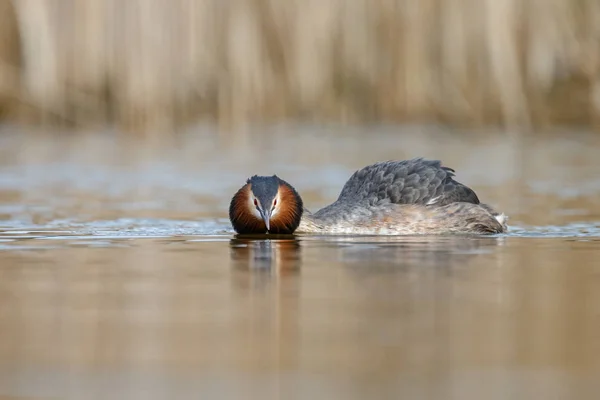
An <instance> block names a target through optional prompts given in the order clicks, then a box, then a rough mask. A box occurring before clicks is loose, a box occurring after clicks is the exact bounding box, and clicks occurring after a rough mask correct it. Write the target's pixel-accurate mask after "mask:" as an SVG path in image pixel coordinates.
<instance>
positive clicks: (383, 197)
mask: <svg viewBox="0 0 600 400" xmlns="http://www.w3.org/2000/svg"><path fill="white" fill-rule="evenodd" d="M453 177H454V170H453V169H451V168H448V167H443V166H442V165H441V162H440V161H438V160H425V159H423V158H415V159H411V160H405V161H384V162H379V163H376V164H372V165H369V166H367V167H364V168H363V169H360V170H358V171H356V172H355V173H354V174H353V175H352V176H351V177H350V179H349V180H348V181H347V182H346V184H345V185H344V187H343V188H342V192H341V193H340V195H339V197H338V199H337V200H336V201H335V202H333V203H332V204H330V205H328V206H326V207H324V208H322V209H320V210H319V211H317V212H315V213H311V212H310V211H308V210H306V209H305V208H304V205H303V202H302V198H301V197H300V195H299V194H298V193H297V192H296V189H294V188H293V187H292V185H290V184H289V183H287V182H286V181H284V180H283V179H280V178H279V177H277V176H276V175H273V176H256V175H255V176H253V177H251V178H250V179H248V180H247V181H246V184H245V185H244V186H242V188H241V189H240V190H238V191H237V193H236V194H235V195H234V196H233V198H232V199H231V204H230V206H229V219H230V221H231V224H232V225H233V228H234V229H235V231H236V232H237V233H239V234H259V233H279V234H289V233H294V232H296V233H320V234H356V235H419V234H425V235H432V234H449V233H467V234H468V233H472V234H494V233H502V232H506V230H507V226H506V220H507V218H506V216H505V215H504V214H500V213H498V212H496V211H494V210H493V209H492V208H491V207H490V206H488V205H485V204H481V203H480V202H479V198H478V197H477V195H476V194H475V192H474V191H473V190H472V189H470V188H468V187H467V186H465V185H463V184H462V183H459V182H457V181H455V180H454V179H453Z"/></svg>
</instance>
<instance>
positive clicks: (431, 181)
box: [337, 158, 479, 206]
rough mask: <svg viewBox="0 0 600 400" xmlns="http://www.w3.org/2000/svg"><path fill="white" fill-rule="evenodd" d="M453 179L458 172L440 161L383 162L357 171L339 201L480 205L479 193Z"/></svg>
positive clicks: (346, 185)
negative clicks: (444, 165) (464, 203)
mask: <svg viewBox="0 0 600 400" xmlns="http://www.w3.org/2000/svg"><path fill="white" fill-rule="evenodd" d="M453 177H454V170H453V169H451V168H448V167H443V166H442V164H441V162H440V161H439V160H425V159H423V158H414V159H411V160H405V161H384V162H379V163H376V164H372V165H369V166H367V167H364V168H362V169H360V170H358V171H356V172H355V173H354V174H353V175H352V176H351V177H350V179H349V180H348V181H347V182H346V184H345V185H344V187H343V188H342V191H341V193H340V195H339V197H338V200H337V201H338V202H351V203H368V204H369V205H376V204H383V203H395V204H426V205H429V204H435V205H438V206H443V205H446V204H450V203H454V202H466V203H473V204H479V199H478V198H477V195H476V194H475V192H474V191H473V190H471V189H470V188H468V187H467V186H465V185H463V184H461V183H459V182H457V181H455V180H454V179H453Z"/></svg>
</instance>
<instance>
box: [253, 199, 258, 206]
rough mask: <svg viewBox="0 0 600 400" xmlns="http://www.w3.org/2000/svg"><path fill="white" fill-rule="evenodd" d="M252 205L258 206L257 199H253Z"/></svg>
mask: <svg viewBox="0 0 600 400" xmlns="http://www.w3.org/2000/svg"><path fill="white" fill-rule="evenodd" d="M254 205H255V206H256V207H258V200H256V199H254Z"/></svg>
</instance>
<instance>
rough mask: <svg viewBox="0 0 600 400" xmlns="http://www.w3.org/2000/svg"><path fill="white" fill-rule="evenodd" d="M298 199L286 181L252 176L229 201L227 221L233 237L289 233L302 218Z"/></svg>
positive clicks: (300, 201) (274, 177)
mask: <svg viewBox="0 0 600 400" xmlns="http://www.w3.org/2000/svg"><path fill="white" fill-rule="evenodd" d="M302 210H303V206H302V199H301V198H300V196H299V195H298V193H297V192H296V190H295V189H294V188H293V187H292V186H291V185H290V184H289V183H287V182H286V181H284V180H282V179H279V178H278V177H277V176H276V175H273V176H257V175H255V176H253V177H252V178H250V179H248V180H247V181H246V184H245V185H244V186H242V188H241V189H240V190H238V191H237V193H236V194H235V195H234V196H233V198H232V199H231V204H230V205H229V220H230V221H231V224H232V225H233V229H235V231H236V232H237V233H241V234H252V233H267V232H268V233H293V232H294V231H295V230H296V228H297V227H298V225H299V224H300V218H301V217H302Z"/></svg>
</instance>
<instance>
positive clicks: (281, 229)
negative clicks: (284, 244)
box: [270, 182, 303, 233]
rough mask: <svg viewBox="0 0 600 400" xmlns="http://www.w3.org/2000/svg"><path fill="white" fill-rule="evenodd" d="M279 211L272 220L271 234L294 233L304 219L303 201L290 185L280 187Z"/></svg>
mask: <svg viewBox="0 0 600 400" xmlns="http://www.w3.org/2000/svg"><path fill="white" fill-rule="evenodd" d="M279 203H280V204H279V211H278V212H277V214H275V216H274V217H273V218H271V221H270V225H271V227H270V228H271V229H270V232H271V233H293V232H294V231H295V230H296V228H298V225H300V219H301V218H302V211H303V204H302V199H301V198H300V196H299V195H298V193H297V192H296V190H294V188H293V187H291V186H290V185H289V184H288V183H285V182H282V183H281V184H280V186H279Z"/></svg>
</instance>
